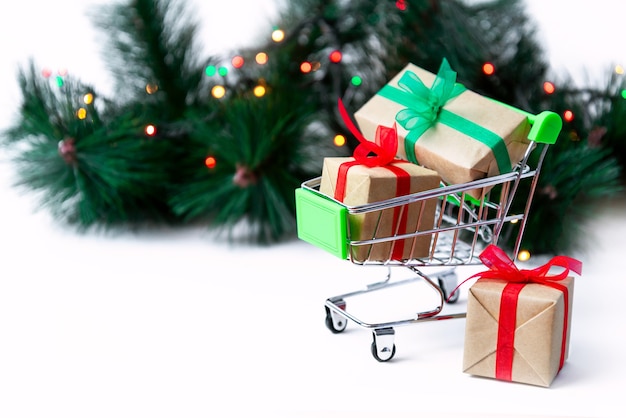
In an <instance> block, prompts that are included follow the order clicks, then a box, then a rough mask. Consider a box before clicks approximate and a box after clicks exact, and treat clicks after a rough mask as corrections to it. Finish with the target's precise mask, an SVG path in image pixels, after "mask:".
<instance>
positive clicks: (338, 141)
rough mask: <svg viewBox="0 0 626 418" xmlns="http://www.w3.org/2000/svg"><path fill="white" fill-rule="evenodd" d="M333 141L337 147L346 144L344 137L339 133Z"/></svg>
mask: <svg viewBox="0 0 626 418" xmlns="http://www.w3.org/2000/svg"><path fill="white" fill-rule="evenodd" d="M333 143H334V144H335V145H336V146H338V147H343V146H344V145H345V144H346V137H345V136H343V135H341V134H337V135H335V138H334V139H333Z"/></svg>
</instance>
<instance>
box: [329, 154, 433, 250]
mask: <svg viewBox="0 0 626 418" xmlns="http://www.w3.org/2000/svg"><path fill="white" fill-rule="evenodd" d="M353 160H354V158H353V157H333V158H325V159H324V167H323V169H322V179H321V184H320V192H322V193H324V194H326V195H327V196H330V197H333V196H334V194H335V188H336V184H337V176H338V171H339V166H340V165H341V164H342V163H344V162H347V161H353ZM393 165H395V166H397V167H400V168H402V169H403V170H405V171H407V172H408V173H409V174H410V176H411V187H410V190H411V193H417V192H420V191H424V190H431V189H435V188H437V187H439V184H440V177H439V175H438V174H437V173H436V172H434V171H432V170H428V169H426V168H424V167H420V166H418V165H415V164H412V163H409V162H402V163H393ZM396 184H397V177H396V175H395V174H394V173H392V172H391V171H389V170H388V169H386V168H384V167H372V168H370V167H366V166H364V165H356V166H353V167H350V169H349V170H348V174H347V183H346V193H345V197H344V199H343V203H344V204H346V205H347V206H357V205H362V204H367V203H373V202H379V201H381V200H386V199H390V198H393V197H396ZM435 206H436V201H435V200H434V199H429V200H428V201H425V202H415V203H411V204H410V205H406V206H404V208H405V209H404V210H407V208H408V218H407V230H406V231H398V233H407V232H416V231H418V230H419V231H423V230H428V229H432V228H433V223H434V218H435ZM393 212H394V210H393V209H385V210H383V211H382V212H381V211H376V212H372V213H366V214H358V215H357V214H352V215H350V219H349V234H350V239H351V240H352V241H354V240H366V239H372V238H374V237H376V238H382V237H389V236H393V235H394V232H395V230H394V225H393ZM379 215H381V216H380V218H379ZM396 226H397V225H396ZM403 241H404V243H403V245H404V250H403V252H402V257H401V259H403V260H404V259H411V258H418V257H425V256H427V255H428V253H429V249H430V241H431V237H430V235H422V236H419V237H415V238H410V239H405V240H403ZM394 245H398V243H397V242H395V241H394V242H384V243H378V244H372V245H363V246H354V247H352V248H351V251H352V256H353V258H354V260H356V261H359V262H364V261H387V260H389V259H391V255H392V253H393V246H394Z"/></svg>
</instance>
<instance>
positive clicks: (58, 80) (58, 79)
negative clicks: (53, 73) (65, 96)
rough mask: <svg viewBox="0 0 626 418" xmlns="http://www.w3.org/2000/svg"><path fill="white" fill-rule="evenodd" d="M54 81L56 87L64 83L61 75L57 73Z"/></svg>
mask: <svg viewBox="0 0 626 418" xmlns="http://www.w3.org/2000/svg"><path fill="white" fill-rule="evenodd" d="M56 83H57V86H58V87H63V85H64V84H65V81H63V77H61V76H60V75H58V76H57V77H56Z"/></svg>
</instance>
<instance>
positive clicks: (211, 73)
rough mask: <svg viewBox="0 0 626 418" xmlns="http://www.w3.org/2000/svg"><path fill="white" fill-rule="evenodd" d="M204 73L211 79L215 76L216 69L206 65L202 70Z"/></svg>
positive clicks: (213, 66)
mask: <svg viewBox="0 0 626 418" xmlns="http://www.w3.org/2000/svg"><path fill="white" fill-rule="evenodd" d="M204 73H205V74H206V75H208V76H209V77H213V76H214V75H215V74H217V68H216V67H215V65H208V66H207V67H206V68H205V69H204Z"/></svg>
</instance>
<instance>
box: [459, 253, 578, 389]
mask: <svg viewBox="0 0 626 418" xmlns="http://www.w3.org/2000/svg"><path fill="white" fill-rule="evenodd" d="M492 247H494V246H488V247H487V249H486V250H485V251H491V250H493V249H494V248H492ZM496 251H498V252H499V253H501V254H503V252H501V250H497V249H496ZM482 258H483V255H482V254H481V259H482ZM557 259H558V261H560V262H563V264H555V265H558V266H561V267H566V270H565V271H564V272H562V273H561V275H560V277H559V280H558V281H556V280H554V281H552V280H551V277H550V276H545V275H543V276H542V275H539V276H537V277H538V278H535V279H530V280H536V281H535V282H528V281H529V279H528V276H527V275H525V274H526V273H522V276H521V279H520V281H519V282H516V281H514V280H513V281H512V280H511V278H510V277H509V278H508V279H506V280H505V279H498V278H497V277H498V275H502V276H506V274H502V273H498V272H496V273H493V272H489V273H491V275H490V276H489V278H479V279H478V280H477V281H476V282H475V283H474V284H473V285H472V286H471V287H470V289H469V293H468V302H467V317H466V324H465V342H464V352H463V371H464V372H465V373H468V374H471V375H476V376H483V377H490V378H495V379H498V380H505V381H513V382H519V383H527V384H531V385H536V386H544V387H548V386H550V385H551V384H552V382H553V380H554V378H555V377H556V376H557V374H558V373H559V371H560V370H561V368H562V367H563V364H564V362H565V360H566V359H567V357H568V353H569V336H570V328H571V319H572V301H573V293H574V278H573V277H571V276H569V268H571V269H572V271H575V272H576V273H578V274H580V272H581V268H582V264H580V262H579V261H577V260H574V259H570V258H569V257H563V256H558V257H555V258H554V259H553V260H557ZM563 260H566V261H563ZM551 262H552V261H551ZM568 263H569V264H568ZM510 265H511V266H512V265H513V263H512V261H511V262H510ZM546 266H547V268H546ZM546 266H542V267H541V268H540V269H543V273H545V272H547V271H548V269H549V268H550V265H549V264H547V265H546ZM526 272H528V270H527V271H526ZM531 272H532V271H531ZM514 276H517V277H518V278H519V277H520V276H518V275H514ZM478 277H480V274H479V275H478ZM546 277H547V279H546ZM552 277H555V276H552ZM514 278H515V277H514Z"/></svg>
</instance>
